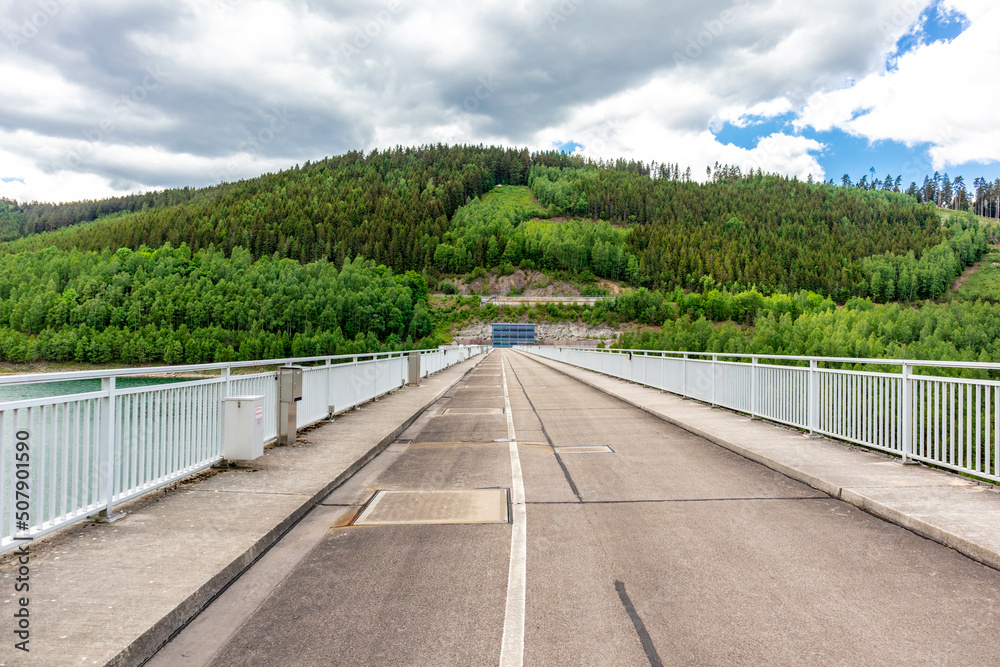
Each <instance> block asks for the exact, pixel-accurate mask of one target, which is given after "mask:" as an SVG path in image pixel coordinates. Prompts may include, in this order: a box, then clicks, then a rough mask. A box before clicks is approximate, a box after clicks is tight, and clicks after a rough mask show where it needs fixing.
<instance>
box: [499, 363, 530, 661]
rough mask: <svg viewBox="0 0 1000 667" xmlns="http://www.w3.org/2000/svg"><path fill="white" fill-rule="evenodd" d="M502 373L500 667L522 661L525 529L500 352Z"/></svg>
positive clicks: (525, 575) (526, 539)
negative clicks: (506, 474)
mask: <svg viewBox="0 0 1000 667" xmlns="http://www.w3.org/2000/svg"><path fill="white" fill-rule="evenodd" d="M500 371H501V373H502V376H503V404H504V408H505V410H504V412H505V413H506V415H507V438H508V439H509V440H510V473H511V488H510V492H511V509H512V511H513V525H512V526H511V528H512V530H511V534H510V571H509V573H508V575H507V609H506V612H505V613H504V620H503V643H502V646H501V648H500V667H521V665H523V664H524V598H525V586H526V580H527V562H528V530H527V525H526V524H525V506H524V481H523V480H522V479H521V459H520V457H519V456H518V455H517V436H516V435H515V433H514V416H513V415H512V414H511V411H510V394H509V393H508V391H507V369H506V367H505V366H504V359H503V353H501V356H500Z"/></svg>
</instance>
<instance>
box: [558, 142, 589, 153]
mask: <svg viewBox="0 0 1000 667" xmlns="http://www.w3.org/2000/svg"><path fill="white" fill-rule="evenodd" d="M552 146H553V148H555V149H556V150H557V151H559V152H561V153H572V152H573V151H575V150H576V149H577V148H583V144H578V143H576V142H575V141H567V142H564V143H559V142H558V141H556V142H555V143H553V144H552Z"/></svg>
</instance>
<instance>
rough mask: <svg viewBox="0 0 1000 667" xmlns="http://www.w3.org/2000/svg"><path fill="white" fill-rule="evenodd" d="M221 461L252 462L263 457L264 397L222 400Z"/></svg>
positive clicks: (235, 397)
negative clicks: (222, 459)
mask: <svg viewBox="0 0 1000 667" xmlns="http://www.w3.org/2000/svg"><path fill="white" fill-rule="evenodd" d="M222 405H223V415H222V458H224V459H227V460H230V461H251V460H253V459H256V458H258V457H261V456H263V455H264V397H263V396H230V397H229V398H224V399H222Z"/></svg>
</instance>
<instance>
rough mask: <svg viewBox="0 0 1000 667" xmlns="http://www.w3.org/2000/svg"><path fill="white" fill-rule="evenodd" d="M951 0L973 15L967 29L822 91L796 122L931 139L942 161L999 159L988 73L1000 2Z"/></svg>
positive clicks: (995, 54) (998, 47) (993, 63)
mask: <svg viewBox="0 0 1000 667" xmlns="http://www.w3.org/2000/svg"><path fill="white" fill-rule="evenodd" d="M950 4H951V5H952V6H953V8H955V9H957V10H959V11H962V12H964V13H965V14H966V15H967V16H968V17H969V18H970V20H971V25H970V26H969V27H968V28H967V29H966V30H965V32H963V33H962V34H961V35H959V36H958V37H957V38H955V39H954V40H953V41H952V42H949V43H945V42H937V43H933V44H928V45H925V46H921V47H918V48H916V49H914V50H913V51H910V52H909V53H906V54H904V55H902V56H901V57H900V58H899V59H898V61H897V63H896V64H897V68H896V69H895V70H893V71H888V72H886V71H882V72H873V73H871V74H869V75H868V76H866V77H864V78H862V79H860V80H858V81H857V82H856V83H855V84H854V85H852V86H850V87H848V88H844V89H841V90H837V91H832V92H817V93H815V94H814V95H813V96H812V97H811V98H810V99H809V101H808V103H807V105H806V106H805V108H804V109H803V111H802V113H801V115H800V117H799V118H798V119H797V121H796V126H797V127H800V128H805V127H811V128H814V129H816V130H820V131H824V130H829V129H833V128H839V129H842V130H845V131H847V132H849V133H850V134H853V135H855V136H859V137H864V138H866V139H868V140H869V141H873V142H874V141H881V140H893V141H898V142H902V143H905V144H907V145H910V146H912V145H915V144H923V143H930V144H932V148H931V150H930V155H931V158H932V160H933V168H935V169H941V168H945V167H947V166H948V165H955V164H962V163H965V162H972V161H979V162H989V161H990V160H996V159H998V157H1000V126H998V125H997V123H996V112H995V110H996V109H997V108H1000V88H998V87H997V86H996V85H995V84H994V82H993V79H992V77H991V75H990V74H988V73H990V72H996V71H998V69H1000V40H998V39H997V34H998V32H1000V8H998V7H997V5H996V4H995V3H983V2H979V1H978V0H975V1H973V0H968V1H967V0H955V1H954V2H952V3H950Z"/></svg>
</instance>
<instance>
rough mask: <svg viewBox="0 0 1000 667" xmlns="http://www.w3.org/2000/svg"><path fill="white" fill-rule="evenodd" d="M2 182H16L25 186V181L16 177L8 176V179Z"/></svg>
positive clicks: (2, 179)
mask: <svg viewBox="0 0 1000 667" xmlns="http://www.w3.org/2000/svg"><path fill="white" fill-rule="evenodd" d="M0 181H3V182H4V183H13V182H14V181H17V182H18V183H20V184H21V185H24V179H23V178H17V177H16V176H8V177H6V178H0Z"/></svg>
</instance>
